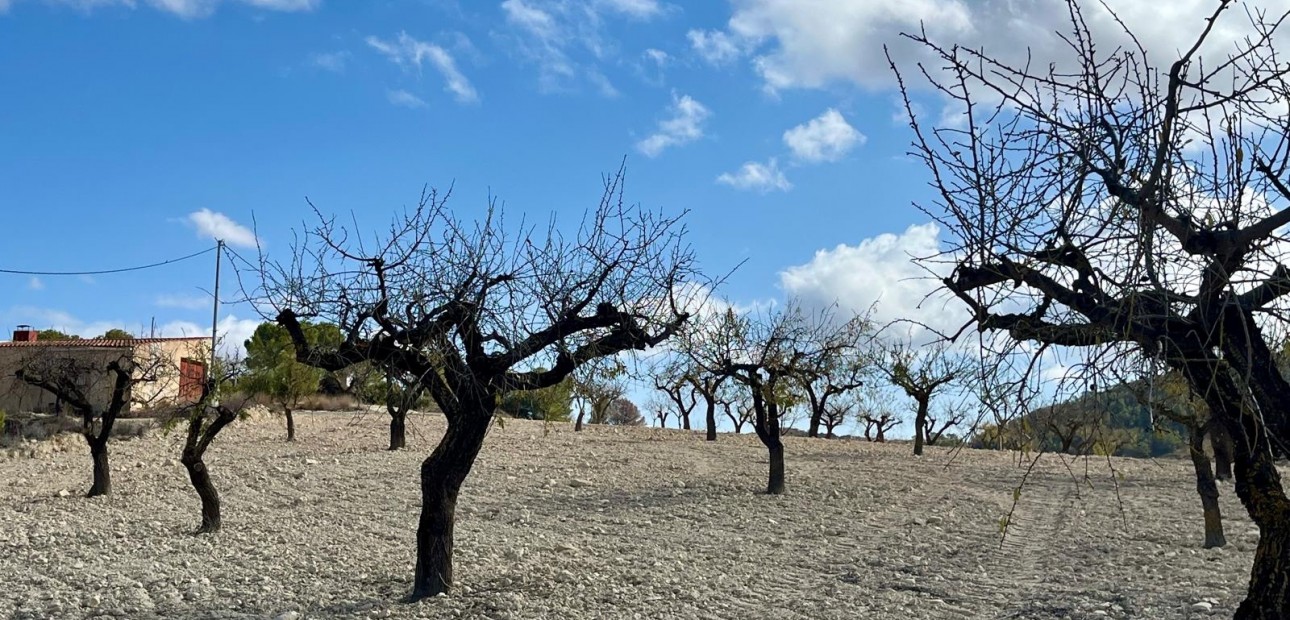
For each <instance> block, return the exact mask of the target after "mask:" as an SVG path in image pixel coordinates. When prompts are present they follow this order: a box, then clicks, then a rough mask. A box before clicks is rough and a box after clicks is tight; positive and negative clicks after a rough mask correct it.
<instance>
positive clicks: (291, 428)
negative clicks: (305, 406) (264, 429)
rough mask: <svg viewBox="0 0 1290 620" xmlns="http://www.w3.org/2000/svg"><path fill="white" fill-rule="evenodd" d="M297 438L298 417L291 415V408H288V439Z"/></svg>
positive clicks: (293, 439)
mask: <svg viewBox="0 0 1290 620" xmlns="http://www.w3.org/2000/svg"><path fill="white" fill-rule="evenodd" d="M295 440H296V418H295V416H293V415H291V409H290V408H288V409H287V441H295Z"/></svg>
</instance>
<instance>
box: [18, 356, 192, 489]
mask: <svg viewBox="0 0 1290 620" xmlns="http://www.w3.org/2000/svg"><path fill="white" fill-rule="evenodd" d="M141 351H142V349H140V348H138V347H130V348H129V349H128V350H124V351H122V350H117V349H101V350H100V349H78V350H69V349H65V348H63V347H56V346H51V347H39V348H35V350H34V351H33V352H32V353H31V354H29V355H26V356H25V357H24V358H23V359H22V361H21V363H20V367H19V369H18V372H17V379H18V380H20V381H22V382H25V383H26V384H27V385H31V386H34V387H37V388H40V389H42V390H44V391H46V392H49V393H50V394H53V395H54V396H56V397H57V398H58V399H59V400H60V401H61V402H62V404H63V405H64V406H66V407H67V408H69V409H71V412H72V414H73V415H75V416H77V417H78V418H80V420H81V435H82V436H83V437H85V442H86V443H87V444H88V445H89V449H90V461H91V462H92V463H93V467H94V477H93V483H92V484H91V485H90V489H89V491H88V492H87V493H86V496H87V497H97V496H100V495H107V494H109V493H111V492H112V470H111V467H110V465H109V462H108V440H109V439H110V438H111V437H112V428H113V427H114V426H115V425H116V421H117V418H118V417H119V416H120V415H121V414H122V413H124V412H126V411H127V410H128V409H129V408H130V407H131V406H132V405H135V404H137V405H141V406H146V405H148V404H151V402H152V401H153V400H155V399H156V397H157V396H158V395H159V392H158V391H157V390H146V389H140V390H137V391H136V389H135V388H136V387H137V386H140V385H141V384H153V383H157V382H159V381H164V380H166V379H174V378H176V377H177V373H178V368H175V367H174V365H173V364H171V363H169V360H168V359H167V358H166V357H165V356H163V355H160V354H153V353H149V352H141Z"/></svg>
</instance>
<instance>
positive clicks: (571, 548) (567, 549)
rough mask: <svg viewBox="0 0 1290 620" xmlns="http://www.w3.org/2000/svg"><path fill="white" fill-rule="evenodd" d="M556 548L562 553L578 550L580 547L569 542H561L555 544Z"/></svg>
mask: <svg viewBox="0 0 1290 620" xmlns="http://www.w3.org/2000/svg"><path fill="white" fill-rule="evenodd" d="M555 550H556V551H559V552H561V553H573V552H575V551H577V550H578V548H577V547H575V546H573V545H570V544H568V543H560V544H558V545H556V546H555Z"/></svg>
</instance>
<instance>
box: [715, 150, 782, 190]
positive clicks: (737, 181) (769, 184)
mask: <svg viewBox="0 0 1290 620" xmlns="http://www.w3.org/2000/svg"><path fill="white" fill-rule="evenodd" d="M717 183H720V184H722V185H729V186H730V187H733V188H735V189H740V190H751V191H756V192H761V193H763V194H765V193H767V192H771V191H781V192H786V191H788V190H790V189H793V184H792V183H790V182H789V181H788V177H786V176H784V172H783V171H782V170H780V169H779V162H778V161H776V160H775V158H774V157H772V158H770V161H767V162H766V163H764V164H763V163H761V162H755V161H750V162H745V163H744V165H743V166H740V167H739V170H736V171H735V172H726V173H723V174H721V176H718V177H717Z"/></svg>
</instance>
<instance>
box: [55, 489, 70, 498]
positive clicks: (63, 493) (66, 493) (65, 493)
mask: <svg viewBox="0 0 1290 620" xmlns="http://www.w3.org/2000/svg"><path fill="white" fill-rule="evenodd" d="M71 494H72V492H71V491H68V490H67V489H59V490H58V496H59V497H67V496H69V495H71Z"/></svg>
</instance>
